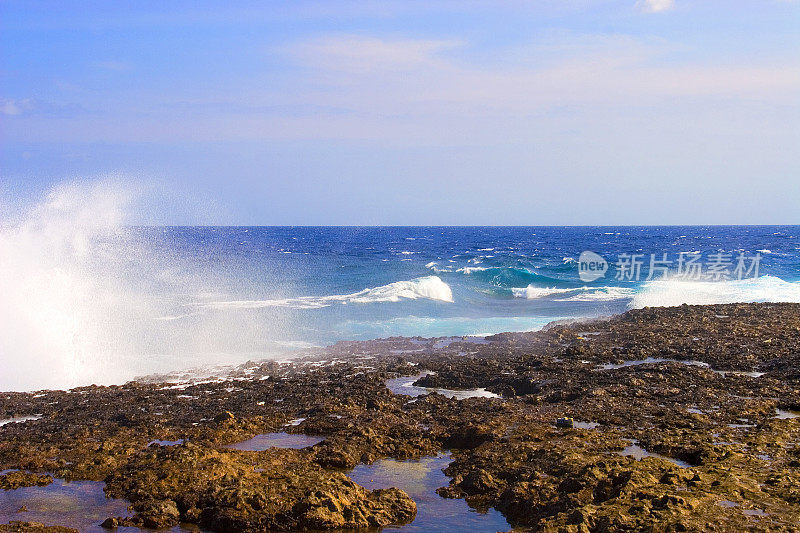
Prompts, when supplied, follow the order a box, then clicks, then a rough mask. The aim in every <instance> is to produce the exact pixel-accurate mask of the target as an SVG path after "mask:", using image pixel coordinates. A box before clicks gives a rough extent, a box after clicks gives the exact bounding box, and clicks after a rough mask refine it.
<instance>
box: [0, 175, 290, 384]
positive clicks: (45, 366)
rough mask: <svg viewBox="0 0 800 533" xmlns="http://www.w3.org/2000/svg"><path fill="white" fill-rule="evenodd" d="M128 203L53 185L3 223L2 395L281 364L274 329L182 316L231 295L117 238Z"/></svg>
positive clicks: (179, 264) (244, 319) (236, 319)
mask: <svg viewBox="0 0 800 533" xmlns="http://www.w3.org/2000/svg"><path fill="white" fill-rule="evenodd" d="M135 196H136V195H135V194H134V192H133V191H132V190H131V189H130V188H129V187H127V186H125V185H124V184H121V183H120V182H118V181H95V182H81V183H73V184H68V185H61V186H58V187H57V188H55V189H54V190H53V191H52V192H51V193H50V194H49V195H48V196H47V198H46V199H45V200H44V201H43V202H42V203H40V204H39V205H36V206H35V207H33V208H32V209H30V210H29V211H28V212H27V213H23V214H22V215H21V216H19V218H18V220H15V221H13V222H12V221H3V224H2V230H0V294H2V300H0V369H2V370H1V371H0V390H36V389H42V388H68V387H73V386H79V385H87V384H93V383H96V384H111V383H121V382H124V381H126V380H128V379H132V378H134V377H135V376H137V375H142V374H147V373H151V372H165V371H172V370H182V369H186V368H191V367H199V366H204V365H212V364H219V363H234V362H241V361H243V360H246V359H247V358H251V357H253V358H256V357H257V358H266V357H269V356H270V354H271V353H273V352H276V353H285V352H286V349H282V350H281V349H280V348H279V347H278V346H277V345H275V344H274V343H272V340H273V339H275V338H278V337H279V336H280V335H279V333H280V332H281V331H284V330H286V329H287V325H286V320H285V319H284V318H283V317H272V320H271V321H270V322H269V324H264V323H262V322H260V321H258V320H257V317H253V316H231V315H223V314H203V313H197V312H193V311H192V310H190V309H188V308H187V307H186V304H187V303H188V298H189V296H187V295H197V294H203V293H212V294H220V293H222V294H223V295H225V292H224V291H225V288H226V285H228V284H229V283H228V282H227V280H225V279H224V276H218V277H215V276H214V275H212V274H211V272H213V268H211V267H209V265H202V264H198V263H197V262H196V261H194V260H192V259H190V258H188V257H187V256H185V255H184V254H182V253H180V252H177V251H174V250H168V249H164V248H159V249H156V248H154V247H153V246H151V243H150V240H149V239H148V237H147V236H146V235H143V234H142V233H141V232H140V231H137V229H136V228H130V227H127V226H125V225H124V223H125V222H127V221H128V220H129V214H130V210H131V208H132V206H133V205H134V204H133V201H134V199H135ZM154 231H155V230H154ZM212 266H213V265H212Z"/></svg>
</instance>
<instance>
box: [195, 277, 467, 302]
mask: <svg viewBox="0 0 800 533" xmlns="http://www.w3.org/2000/svg"><path fill="white" fill-rule="evenodd" d="M402 299H408V300H417V299H427V300H435V301H440V302H452V301H453V291H452V290H451V289H450V286H449V285H448V284H447V283H445V282H444V281H442V279H441V278H439V277H438V276H424V277H421V278H416V279H413V280H409V281H395V282H394V283H389V284H388V285H382V286H380V287H375V288H372V289H364V290H362V291H359V292H354V293H351V294H332V295H328V296H299V297H295V298H281V299H272V300H232V301H217V302H209V303H200V304H197V305H200V306H201V307H204V308H211V309H260V308H265V307H289V308H293V309H319V308H322V307H328V306H330V305H333V304H336V303H341V304H347V303H377V302H399V301H400V300H402Z"/></svg>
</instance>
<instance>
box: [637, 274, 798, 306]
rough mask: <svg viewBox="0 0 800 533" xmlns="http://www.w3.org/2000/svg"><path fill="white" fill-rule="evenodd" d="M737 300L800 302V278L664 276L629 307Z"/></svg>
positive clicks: (717, 302)
mask: <svg viewBox="0 0 800 533" xmlns="http://www.w3.org/2000/svg"><path fill="white" fill-rule="evenodd" d="M738 302H794V303H800V282H789V281H784V280H782V279H781V278H778V277H775V276H761V277H759V278H749V279H742V280H730V281H690V280H680V279H666V280H657V281H650V282H647V283H645V284H644V285H643V286H642V287H641V289H640V290H639V291H638V292H637V293H636V295H635V296H634V297H633V300H632V301H631V307H632V308H642V307H656V306H675V305H681V304H684V303H686V304H691V305H706V304H724V303H738Z"/></svg>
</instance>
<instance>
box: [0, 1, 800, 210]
mask: <svg viewBox="0 0 800 533" xmlns="http://www.w3.org/2000/svg"><path fill="white" fill-rule="evenodd" d="M799 28H800V1H798V0H696V1H693V0H621V1H608V0H528V1H517V0H508V1H502V2H499V1H496V0H493V1H482V0H459V1H456V0H454V1H449V0H426V1H415V0H397V1H393V0H374V1H369V0H362V1H343V0H325V1H317V2H308V1H302V0H300V1H293V2H269V1H263V2H240V1H224V2H207V1H194V0H193V1H180V0H174V1H169V2H164V1H159V2H151V1H138V2H108V1H91V0H90V1H81V2H70V1H65V0H57V1H37V0H21V1H16V0H0V214H1V213H2V211H6V212H9V213H10V212H13V211H15V210H18V209H21V206H23V205H27V204H29V203H32V202H35V201H36V199H37V198H39V197H41V195H42V194H43V193H44V191H47V190H48V189H49V188H51V187H52V186H54V185H55V184H59V183H63V182H76V181H77V182H91V181H93V180H109V179H110V180H118V181H120V182H122V183H126V184H129V185H132V186H133V187H135V188H137V189H140V190H141V191H144V192H143V193H142V198H143V200H141V201H140V203H139V204H138V207H137V210H136V212H135V214H134V215H133V217H132V218H131V223H140V224H175V225H178V224H209V225H329V224H333V225H339V224H341V225H617V224H773V223H774V224H799V223H800V209H798V206H800V31H798V29H799Z"/></svg>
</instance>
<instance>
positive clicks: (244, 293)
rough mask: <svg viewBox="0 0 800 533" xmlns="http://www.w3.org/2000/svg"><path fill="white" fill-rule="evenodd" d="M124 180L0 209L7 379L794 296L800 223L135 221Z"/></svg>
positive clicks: (189, 363) (0, 358)
mask: <svg viewBox="0 0 800 533" xmlns="http://www.w3.org/2000/svg"><path fill="white" fill-rule="evenodd" d="M136 205H137V195H136V194H134V192H132V190H131V189H130V188H128V187H126V186H125V185H124V184H120V183H119V182H115V181H99V182H85V181H84V182H77V183H72V184H67V185H63V186H60V187H57V188H56V189H55V190H53V191H52V192H51V193H50V194H49V195H48V196H47V197H46V198H45V199H43V201H42V202H41V203H39V204H38V205H35V206H34V207H32V208H31V209H29V210H28V211H27V212H25V213H23V214H22V215H21V216H19V217H18V218H16V219H14V220H10V219H6V220H2V221H0V390H37V389H42V388H69V387H74V386H79V385H88V384H92V383H97V384H112V383H122V382H125V381H127V380H130V379H133V378H135V377H137V376H142V375H146V374H152V373H168V372H179V371H186V370H190V369H198V368H200V369H203V368H205V369H206V370H201V371H200V372H201V373H204V375H207V374H208V373H209V372H211V370H208V367H213V366H215V365H223V364H234V363H240V362H244V361H246V360H260V359H268V358H286V357H290V356H292V355H295V354H296V353H297V351H298V349H305V348H308V347H314V346H325V345H328V344H332V343H334V342H336V341H339V340H365V339H374V338H380V337H388V336H393V335H404V336H422V337H431V336H448V335H458V336H461V335H488V334H493V333H498V332H502V331H524V330H534V329H538V328H540V327H542V326H543V325H544V324H546V323H548V322H550V321H553V320H559V319H564V318H578V317H592V316H601V315H610V314H614V313H620V312H623V311H625V310H627V309H630V308H635V307H644V306H656V305H679V304H681V303H698V304H704V303H728V302H745V301H770V302H777V301H792V302H798V301H800V283H798V281H800V240H798V235H800V231H798V229H800V228H797V227H791V226H787V227H778V226H776V227H766V226H759V227H756V226H740V227H719V226H718V227H700V226H694V227H622V228H609V227H583V228H578V227H528V228H509V227H472V228H469V227H467V228H462V227H406V228H402V227H371V228H350V227H324V228H323V227H137V226H130V225H129V223H130V222H131V221H135V220H137V218H136V215H137V213H136ZM584 250H592V251H595V252H597V253H599V254H601V255H602V256H604V257H605V258H606V259H608V261H609V262H610V263H612V262H613V261H614V258H615V257H616V256H617V254H623V253H632V252H637V253H644V254H650V253H653V254H659V255H660V254H662V253H667V254H670V256H671V257H674V256H675V254H678V253H680V252H688V251H700V252H702V253H704V254H711V253H714V252H717V251H720V250H722V251H726V252H727V253H731V254H734V255H735V254H736V253H739V252H746V253H748V254H752V253H755V252H756V251H759V252H760V253H762V254H763V261H762V265H761V276H760V277H758V278H755V279H745V280H732V281H720V282H707V281H685V280H680V279H665V280H658V281H646V280H641V281H620V280H616V279H614V276H613V275H612V274H609V275H607V276H605V277H604V278H601V279H598V280H596V281H594V282H591V283H584V282H582V281H581V280H580V279H579V277H578V271H577V262H576V259H577V257H578V256H579V254H580V253H581V252H582V251H584Z"/></svg>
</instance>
